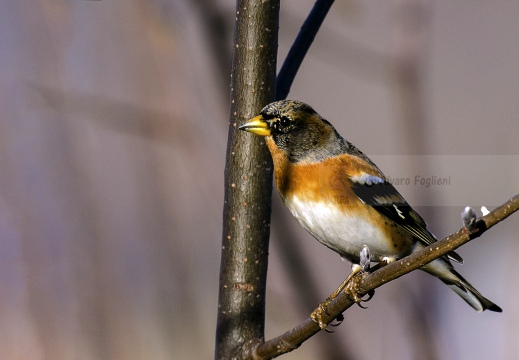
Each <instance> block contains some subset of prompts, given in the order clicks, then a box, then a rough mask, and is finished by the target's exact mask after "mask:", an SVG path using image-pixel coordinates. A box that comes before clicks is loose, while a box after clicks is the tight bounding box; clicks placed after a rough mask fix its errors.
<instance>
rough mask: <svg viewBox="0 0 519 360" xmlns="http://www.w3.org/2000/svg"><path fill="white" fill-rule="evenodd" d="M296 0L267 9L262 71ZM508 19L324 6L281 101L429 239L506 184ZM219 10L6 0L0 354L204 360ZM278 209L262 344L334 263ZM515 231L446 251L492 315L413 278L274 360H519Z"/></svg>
mask: <svg viewBox="0 0 519 360" xmlns="http://www.w3.org/2000/svg"><path fill="white" fill-rule="evenodd" d="M312 5H313V1H312V0H304V1H303V0H284V1H282V8H281V19H280V42H279V64H278V67H279V66H280V65H281V63H282V60H283V59H284V56H285V55H286V53H287V51H288V49H289V47H290V45H291V43H292V41H293V39H294V37H295V36H296V34H297V31H298V29H299V27H300V26H301V24H302V22H303V21H304V19H305V17H306V15H307V13H308V11H309V10H310V9H311V7H312ZM518 13H519V3H518V2H513V1H506V0H497V1H467V0H464V1H456V2H452V1H445V0H438V1H430V2H429V1H420V0H418V1H411V0H407V1H404V0H402V1H382V0H373V1H352V0H346V1H340V0H339V1H336V3H335V5H334V6H333V7H332V9H331V12H330V14H329V16H328V18H327V19H326V21H325V23H324V25H323V27H322V29H321V31H320V33H319V34H318V36H317V38H316V41H315V43H314V45H313V47H312V48H311V50H310V52H309V54H308V56H307V58H306V59H305V61H304V63H303V66H302V67H301V69H300V71H299V74H298V76H297V78H296V81H295V82H294V85H293V87H292V92H291V94H290V95H289V98H292V99H299V100H302V101H305V102H307V103H309V104H311V105H312V106H313V107H314V108H315V109H316V110H317V111H318V112H320V113H321V114H322V115H323V116H324V117H325V118H327V119H328V120H330V121H331V122H332V123H333V124H334V125H335V126H336V128H337V129H338V130H339V132H340V133H341V134H342V135H344V136H345V137H346V138H347V139H348V140H350V141H352V142H353V143H354V144H355V145H357V146H358V147H359V148H360V149H362V150H363V151H364V152H365V153H367V154H369V155H370V156H371V158H372V159H373V160H374V161H375V162H376V163H377V164H378V165H379V167H380V168H381V169H382V170H383V171H384V172H385V173H386V174H387V175H388V176H389V177H390V178H393V179H395V181H396V179H397V178H403V181H401V183H400V184H399V183H396V185H397V188H398V189H399V190H400V191H401V192H402V194H403V195H404V196H405V197H406V198H407V199H408V201H409V202H410V203H411V204H415V205H417V206H416V208H417V210H418V211H419V212H420V213H421V214H422V216H423V217H424V218H425V219H426V221H427V222H428V223H429V225H430V228H431V229H432V231H433V232H435V233H436V234H437V235H438V236H439V237H443V236H445V235H447V234H449V233H451V232H454V231H456V230H457V229H459V228H460V226H461V220H460V212H461V211H462V209H463V207H464V206H466V205H471V206H474V208H475V209H476V210H477V211H478V214H480V212H479V208H480V206H482V205H485V206H487V207H488V208H489V209H492V208H494V207H495V206H497V205H499V204H501V203H502V202H504V201H506V200H507V199H508V198H509V197H511V196H512V195H514V194H516V193H518V192H519V191H518V189H519V142H518V134H519V121H518V120H519V101H518V100H519V99H518V95H519V81H518V80H519V66H518V65H517V59H518V58H519V40H518V38H517V34H519V22H518V21H517V14H518ZM234 19H235V2H234V1H231V0H221V1H216V0H196V1H193V0H189V1H188V0H155V1H136V0H127V1H124V2H122V1H112V0H102V1H80V0H40V1H37V2H33V1H28V0H17V1H14V0H8V1H3V2H2V3H1V4H0V104H1V105H0V106H1V116H0V150H1V151H0V319H1V320H0V358H1V359H29V360H33V359H34V360H36V359H211V358H212V357H213V351H214V332H215V326H216V310H217V297H218V272H219V266H220V246H221V244H220V243H221V227H222V225H221V223H222V208H223V190H224V183H223V179H224V174H223V171H224V163H225V149H226V141H227V132H228V108H229V83H230V68H231V63H230V61H231V50H232V35H233V26H234ZM417 176H418V179H419V180H418V181H416V180H415V179H416V177H417ZM434 176H436V177H442V178H449V179H450V180H449V182H448V183H445V184H440V185H438V184H436V185H430V186H426V180H424V182H423V184H422V183H421V180H420V179H422V178H423V179H428V178H429V179H433V177H434ZM407 178H408V179H409V181H408V183H406V179H407ZM431 181H432V180H431ZM274 201H275V202H274V207H273V214H272V221H273V223H272V237H271V245H270V269H269V270H270V271H269V278H268V283H267V289H268V294H267V295H268V296H267V320H266V336H267V338H272V337H274V336H277V335H280V334H281V333H283V332H284V331H286V330H288V329H290V328H292V327H293V326H295V325H297V324H298V323H300V322H301V321H303V320H304V319H306V318H307V317H308V315H309V314H310V312H311V311H312V310H313V309H314V308H315V306H316V305H317V304H318V302H319V301H322V300H324V299H325V298H326V296H328V295H329V294H330V293H331V291H333V290H334V289H335V287H336V286H337V285H338V284H339V283H340V282H341V281H342V280H343V279H344V277H345V276H346V275H347V274H348V273H349V271H350V265H349V264H348V263H346V262H343V261H341V259H340V258H339V256H337V255H336V254H335V253H333V252H331V251H329V250H327V249H326V248H324V247H322V246H321V245H320V244H318V243H317V242H316V241H315V240H314V239H313V238H312V237H311V236H310V235H308V234H307V233H305V232H304V230H302V228H300V226H299V225H298V224H297V223H296V222H295V220H293V219H292V218H291V217H290V215H289V214H288V212H287V210H286V209H285V208H284V207H283V206H282V205H280V201H279V199H278V195H277V193H276V191H274ZM518 234H519V215H517V214H516V215H515V216H513V217H511V218H509V219H508V220H507V221H506V222H504V223H502V224H500V225H498V226H497V227H495V228H493V229H491V230H490V231H489V232H487V233H485V234H484V235H483V237H481V238H479V239H477V240H475V241H473V242H471V243H469V244H467V245H466V246H464V247H462V248H461V249H459V253H460V254H461V255H462V256H463V257H464V258H465V264H464V265H458V266H457V269H458V270H459V271H460V272H461V273H462V274H463V275H464V276H465V277H466V278H467V279H468V280H469V281H470V282H471V283H472V284H473V285H474V286H475V287H476V288H478V289H479V290H480V291H481V292H482V293H483V294H484V295H486V296H487V297H489V298H490V299H491V300H493V301H494V302H496V303H497V304H499V305H500V306H501V307H502V308H503V310H504V312H503V313H502V314H496V313H490V312H485V313H482V314H478V313H476V312H475V311H474V310H473V309H472V308H470V307H469V306H468V305H467V304H465V303H464V302H463V301H462V300H461V299H460V298H459V297H458V296H457V295H456V294H454V293H453V292H452V291H451V290H449V289H448V288H447V287H446V286H444V285H443V284H441V283H440V282H439V281H438V280H437V279H434V278H433V277H431V276H428V275H426V274H424V273H422V272H415V273H412V274H410V275H408V276H405V277H404V278H401V279H399V280H397V281H394V282H392V283H390V284H388V285H386V286H384V287H382V288H380V289H378V290H377V291H376V295H375V297H374V298H373V300H371V302H369V303H368V304H367V306H369V309H368V310H362V309H360V308H358V307H354V308H352V309H350V310H349V311H347V313H346V319H345V322H344V323H343V324H342V325H341V326H340V327H338V328H337V329H336V333H334V334H327V333H324V332H322V333H319V334H317V336H315V337H314V338H312V339H310V340H309V341H308V342H307V343H305V344H303V346H302V347H301V348H300V349H298V350H296V351H294V352H293V353H291V354H289V355H287V356H284V357H283V358H286V359H348V358H354V359H417V358H420V359H452V358H456V359H475V358H492V359H511V358H514V357H517V356H518V354H519V343H518V342H517V336H518V333H519V305H518V301H517V299H518V298H519V287H518V286H517V278H516V277H515V275H516V274H517V272H518V271H519V266H518V265H517V261H516V256H515V254H519V242H518V241H517V238H518ZM294 244H295V245H294Z"/></svg>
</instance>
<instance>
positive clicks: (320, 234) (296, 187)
mask: <svg viewBox="0 0 519 360" xmlns="http://www.w3.org/2000/svg"><path fill="white" fill-rule="evenodd" d="M267 145H268V147H269V150H270V152H271V154H272V158H273V162H274V176H275V181H276V185H277V188H278V190H279V192H280V194H281V197H282V198H283V201H284V202H285V204H286V205H287V206H288V207H289V209H290V211H291V212H292V214H293V215H294V216H295V217H296V218H297V219H298V221H299V222H300V223H301V225H303V227H305V228H306V229H307V230H308V231H309V232H310V233H311V234H312V235H314V237H316V238H317V240H319V241H320V242H322V243H323V244H325V245H327V246H328V247H330V248H332V249H333V250H335V251H337V252H339V253H341V255H343V256H346V257H348V258H349V259H350V260H353V261H355V260H356V257H357V256H358V252H357V250H360V249H361V248H362V246H363V244H364V243H369V244H371V246H370V245H368V246H369V247H370V250H371V252H372V256H373V260H374V261H380V260H381V258H382V257H384V256H389V257H396V258H399V257H402V256H404V255H407V254H408V253H410V252H411V251H412V246H413V238H412V236H410V234H408V233H407V232H405V231H404V230H402V229H401V228H399V227H398V225H396V224H395V223H394V222H393V221H391V220H389V219H387V218H386V217H385V216H383V215H381V214H380V213H379V212H378V211H377V210H375V209H374V208H372V207H371V206H368V205H365V204H364V203H363V202H362V201H361V200H360V199H359V198H358V197H357V195H356V194H355V193H354V192H353V190H351V180H350V178H351V177H354V176H359V175H362V174H364V173H369V174H371V175H376V176H380V177H383V175H382V174H381V173H380V172H379V171H378V169H374V168H373V167H371V166H370V165H369V164H368V163H367V162H366V161H364V160H362V159H361V158H358V157H355V156H352V155H349V154H342V155H340V156H335V157H332V158H329V159H326V160H324V161H322V162H319V163H295V164H294V163H291V162H290V161H288V159H287V157H286V156H285V155H284V153H283V152H281V151H280V150H279V149H278V148H277V146H276V145H275V144H274V142H273V140H272V139H271V138H267ZM294 198H297V201H298V203H299V206H298V208H297V209H295V208H293V206H292V204H293V199H294ZM301 202H307V203H308V204H309V207H310V206H311V205H310V204H315V203H321V204H326V205H327V206H329V207H331V208H333V209H334V211H333V212H332V213H335V214H337V211H339V212H341V213H343V214H345V215H352V216H354V217H355V218H359V219H363V222H365V223H366V225H365V226H364V227H363V229H366V227H372V228H373V229H375V228H376V229H379V230H380V231H377V232H376V233H377V234H379V235H378V236H377V237H378V238H376V239H371V238H370V239H366V238H365V237H364V238H363V237H362V236H360V234H359V237H358V238H356V236H355V234H354V233H353V234H352V233H348V235H347V236H344V237H347V238H344V239H342V238H341V239H337V238H335V237H336V236H337V235H336V234H338V233H339V232H337V231H335V232H332V231H330V232H329V233H327V232H326V229H322V228H320V229H319V231H313V229H312V227H314V228H319V227H320V224H316V222H315V219H313V225H310V224H309V221H307V222H305V218H304V217H305V214H304V212H303V211H301ZM328 220H329V219H326V221H327V222H328ZM344 225H345V226H348V225H346V223H345V224H344ZM350 226H351V223H350ZM346 233H347V232H344V234H346ZM368 233H369V232H368ZM341 243H344V246H343V247H342V248H341V247H340V244H341ZM331 244H333V245H331ZM374 250H375V251H376V253H373V251H374Z"/></svg>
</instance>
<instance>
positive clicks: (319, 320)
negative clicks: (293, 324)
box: [310, 298, 333, 330]
mask: <svg viewBox="0 0 519 360" xmlns="http://www.w3.org/2000/svg"><path fill="white" fill-rule="evenodd" d="M332 300H333V299H330V298H328V299H326V300H325V301H323V302H322V303H320V304H319V306H318V307H317V308H316V309H315V310H314V311H313V312H312V313H311V314H310V318H311V319H312V321H313V322H314V323H316V324H317V325H319V327H320V328H321V330H326V328H327V327H328V324H327V323H325V322H324V321H323V313H324V314H327V315H329V314H328V313H327V312H326V308H327V307H328V305H329V304H330V302H331V301H332Z"/></svg>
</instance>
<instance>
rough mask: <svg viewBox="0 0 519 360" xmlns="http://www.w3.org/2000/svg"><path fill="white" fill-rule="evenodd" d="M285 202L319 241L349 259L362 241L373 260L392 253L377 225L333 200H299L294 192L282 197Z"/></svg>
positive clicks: (357, 253) (356, 252) (352, 257)
mask: <svg viewBox="0 0 519 360" xmlns="http://www.w3.org/2000/svg"><path fill="white" fill-rule="evenodd" d="M285 204H286V205H287V207H288V209H289V210H290V212H291V213H292V215H294V217H295V218H296V219H297V220H298V221H299V223H300V224H301V225H302V226H303V227H304V228H305V229H306V230H307V231H308V232H309V233H310V234H312V235H313V236H314V237H315V238H316V239H317V240H318V241H319V242H321V243H322V244H324V245H326V246H327V247H329V248H330V249H332V250H334V251H336V252H338V253H339V254H340V255H342V256H344V257H346V258H348V259H350V260H354V261H356V260H357V259H358V257H359V252H360V251H361V249H362V247H363V246H364V245H367V246H368V248H369V250H370V253H371V255H372V260H373V261H380V260H381V258H382V257H384V256H393V255H395V254H393V251H392V250H391V249H390V248H389V244H388V242H387V240H386V238H385V236H384V234H383V233H382V232H381V231H380V229H379V228H378V227H375V226H373V225H372V224H371V223H369V222H366V221H365V220H363V219H362V218H360V217H358V216H354V215H346V214H344V213H343V212H342V211H341V210H340V209H339V208H338V207H337V206H335V205H334V204H332V203H317V202H308V201H301V200H300V199H299V198H298V197H296V196H294V197H291V198H290V199H285Z"/></svg>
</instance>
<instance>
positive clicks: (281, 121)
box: [279, 116, 290, 127]
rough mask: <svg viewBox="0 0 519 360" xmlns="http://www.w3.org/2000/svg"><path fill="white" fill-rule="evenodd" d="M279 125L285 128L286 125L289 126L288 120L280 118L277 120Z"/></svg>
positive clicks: (284, 117)
mask: <svg viewBox="0 0 519 360" xmlns="http://www.w3.org/2000/svg"><path fill="white" fill-rule="evenodd" d="M279 124H280V125H281V126H283V127H287V126H288V125H290V119H289V118H288V117H286V116H282V117H281V118H280V119H279Z"/></svg>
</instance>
